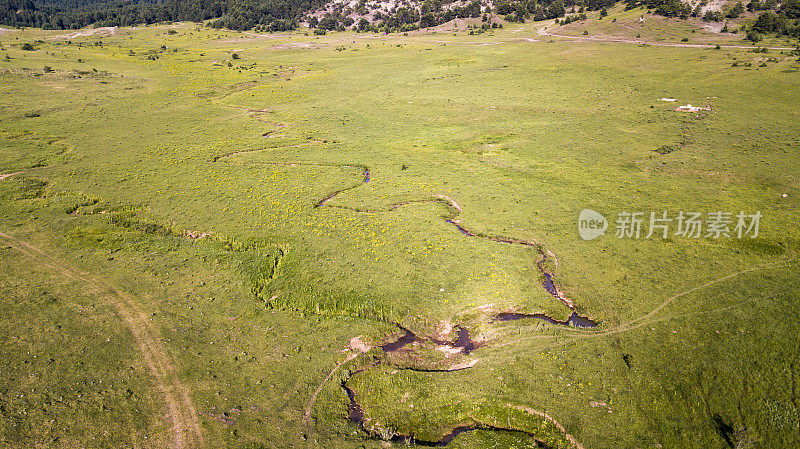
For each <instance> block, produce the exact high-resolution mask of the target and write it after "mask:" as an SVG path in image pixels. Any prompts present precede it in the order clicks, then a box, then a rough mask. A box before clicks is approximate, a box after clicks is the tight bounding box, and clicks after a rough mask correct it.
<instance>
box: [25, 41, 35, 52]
mask: <svg viewBox="0 0 800 449" xmlns="http://www.w3.org/2000/svg"><path fill="white" fill-rule="evenodd" d="M22 49H23V50H25V51H34V50H36V48H35V47H34V46H33V45H31V43H30V42H25V43H24V44H22Z"/></svg>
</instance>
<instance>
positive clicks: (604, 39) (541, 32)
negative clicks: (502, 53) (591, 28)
mask: <svg viewBox="0 0 800 449" xmlns="http://www.w3.org/2000/svg"><path fill="white" fill-rule="evenodd" d="M537 32H538V34H539V36H548V37H558V38H562V39H572V40H575V41H580V42H597V43H602V44H631V45H651V46H653V47H678V48H716V47H717V45H716V44H687V43H679V42H653V41H648V40H643V39H625V38H611V37H592V36H568V35H565V34H555V33H550V32H548V31H547V27H546V26H545V27H542V28H539V29H538V30H537ZM720 48H732V49H744V50H752V49H754V48H756V46H753V45H720ZM765 48H767V49H769V50H794V47H765Z"/></svg>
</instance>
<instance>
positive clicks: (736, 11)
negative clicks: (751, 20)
mask: <svg viewBox="0 0 800 449" xmlns="http://www.w3.org/2000/svg"><path fill="white" fill-rule="evenodd" d="M743 12H744V5H742V2H738V3H736V5H735V6H734V7H733V8H731V9H730V11H728V13H727V14H725V17H727V18H729V19H735V18H737V17H739V16H740V15H742V13H743Z"/></svg>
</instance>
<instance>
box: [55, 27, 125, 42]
mask: <svg viewBox="0 0 800 449" xmlns="http://www.w3.org/2000/svg"><path fill="white" fill-rule="evenodd" d="M117 33H119V28H117V27H101V28H93V29H88V30H79V31H77V32H75V33H67V34H59V35H58V36H53V37H51V38H50V39H76V38H79V37H89V36H98V37H108V36H113V35H115V34H117Z"/></svg>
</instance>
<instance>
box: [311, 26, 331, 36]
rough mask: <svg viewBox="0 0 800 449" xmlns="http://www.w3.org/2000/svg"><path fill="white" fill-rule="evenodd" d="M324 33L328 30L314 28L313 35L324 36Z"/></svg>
mask: <svg viewBox="0 0 800 449" xmlns="http://www.w3.org/2000/svg"><path fill="white" fill-rule="evenodd" d="M326 34H328V32H327V31H325V30H324V29H323V28H314V35H315V36H324V35H326Z"/></svg>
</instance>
